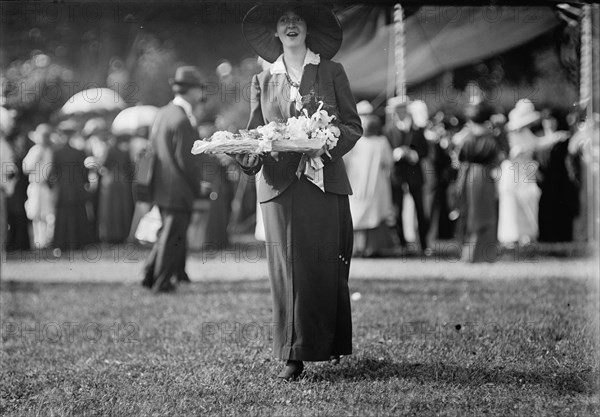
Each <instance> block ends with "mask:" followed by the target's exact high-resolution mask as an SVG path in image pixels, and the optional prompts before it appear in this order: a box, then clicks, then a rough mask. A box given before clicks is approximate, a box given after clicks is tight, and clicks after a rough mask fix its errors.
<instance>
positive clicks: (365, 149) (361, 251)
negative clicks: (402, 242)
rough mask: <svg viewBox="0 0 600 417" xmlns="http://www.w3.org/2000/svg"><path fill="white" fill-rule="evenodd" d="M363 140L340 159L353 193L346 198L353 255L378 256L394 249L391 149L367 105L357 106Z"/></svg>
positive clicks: (359, 104) (361, 103) (370, 108)
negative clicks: (348, 203)
mask: <svg viewBox="0 0 600 417" xmlns="http://www.w3.org/2000/svg"><path fill="white" fill-rule="evenodd" d="M356 106H357V109H358V113H359V115H360V120H361V122H362V126H363V129H364V134H363V138H362V139H361V140H360V141H358V143H357V144H356V146H355V147H354V148H352V150H351V151H350V152H348V153H347V154H346V155H345V156H344V162H345V164H346V169H347V172H348V178H349V179H350V184H351V185H352V191H353V194H352V195H351V196H350V197H349V199H350V211H351V212H352V224H353V226H354V255H355V256H382V255H385V254H391V253H392V250H393V249H394V239H393V235H392V229H391V227H390V226H392V225H393V224H394V222H395V215H394V206H393V205H392V183H391V174H392V169H393V167H394V159H393V157H392V147H391V146H390V144H389V142H388V140H387V138H386V137H385V136H383V133H382V127H381V120H380V119H379V117H378V116H376V115H374V114H372V112H373V107H372V106H371V105H370V103H368V102H365V101H362V102H360V103H358V104H357V105H356Z"/></svg>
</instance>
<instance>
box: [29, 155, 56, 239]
mask: <svg viewBox="0 0 600 417" xmlns="http://www.w3.org/2000/svg"><path fill="white" fill-rule="evenodd" d="M51 164H52V149H51V148H50V147H49V146H42V145H39V144H38V145H34V146H33V147H32V148H31V149H30V150H29V152H27V155H26V156H25V159H23V171H24V172H25V173H26V174H28V175H29V186H28V187H27V201H26V202H25V211H26V213H27V217H28V218H29V219H30V220H31V221H32V224H33V238H34V243H35V245H36V247H45V246H47V245H49V244H50V243H51V242H52V237H53V234H54V220H55V205H56V197H55V193H54V192H53V191H52V190H51V189H50V187H49V186H48V174H49V172H50V165H51Z"/></svg>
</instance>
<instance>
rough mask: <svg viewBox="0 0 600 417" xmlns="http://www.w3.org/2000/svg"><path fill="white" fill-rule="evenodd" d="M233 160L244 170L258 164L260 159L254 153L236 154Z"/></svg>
mask: <svg viewBox="0 0 600 417" xmlns="http://www.w3.org/2000/svg"><path fill="white" fill-rule="evenodd" d="M235 160H236V161H237V162H238V164H240V165H241V166H242V167H244V168H246V169H250V168H254V167H255V166H257V165H258V163H259V162H260V157H259V156H258V155H256V154H254V153H243V154H237V155H236V156H235Z"/></svg>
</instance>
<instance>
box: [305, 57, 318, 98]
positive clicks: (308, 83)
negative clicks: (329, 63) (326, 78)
mask: <svg viewBox="0 0 600 417" xmlns="http://www.w3.org/2000/svg"><path fill="white" fill-rule="evenodd" d="M318 69H319V66H318V65H313V64H308V65H306V67H304V73H303V74H302V80H300V95H301V96H303V97H304V96H305V95H307V94H308V93H310V90H311V89H312V88H313V87H314V85H315V83H316V81H317V70H318Z"/></svg>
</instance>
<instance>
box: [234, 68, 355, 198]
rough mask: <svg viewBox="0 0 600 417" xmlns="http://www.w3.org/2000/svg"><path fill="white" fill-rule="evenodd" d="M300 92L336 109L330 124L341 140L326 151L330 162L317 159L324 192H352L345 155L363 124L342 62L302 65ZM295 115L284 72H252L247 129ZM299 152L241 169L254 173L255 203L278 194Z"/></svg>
mask: <svg viewBox="0 0 600 417" xmlns="http://www.w3.org/2000/svg"><path fill="white" fill-rule="evenodd" d="M299 92H300V95H301V96H306V95H308V94H311V93H314V95H315V98H316V100H317V101H318V100H322V101H323V102H324V103H325V104H326V105H328V106H331V108H334V109H335V110H336V119H334V123H336V122H337V123H336V125H337V126H338V127H339V129H340V137H339V139H338V142H337V145H336V147H335V148H333V149H331V150H330V151H329V153H330V154H331V158H329V157H327V156H326V155H323V156H322V159H323V163H324V165H325V166H324V168H323V177H324V185H325V191H326V192H330V193H335V194H342V195H348V194H352V188H351V187H350V182H349V181H348V176H347V175H346V167H345V165H344V161H343V160H342V156H344V155H345V154H346V153H347V152H348V151H350V149H352V147H353V146H354V144H355V143H356V141H357V140H358V139H359V138H360V137H361V136H362V126H361V122H360V118H359V117H358V113H357V111H356V102H355V100H354V96H353V95H352V91H351V90H350V84H349V82H348V78H347V76H346V72H345V71H344V68H343V66H342V65H341V64H339V63H336V62H332V61H330V60H327V59H323V58H321V62H320V64H319V65H314V64H307V65H306V66H305V67H304V73H303V75H302V80H301V81H300V88H299ZM298 113H299V112H298V111H297V109H296V103H295V102H294V101H293V100H291V99H290V86H289V84H288V82H287V80H286V77H285V74H271V72H270V71H269V70H266V71H263V72H261V73H260V74H257V75H255V76H254V77H253V79H252V86H251V94H250V121H249V122H248V129H254V128H256V127H258V126H261V125H266V124H268V123H270V122H272V121H277V122H285V121H286V120H287V119H288V118H290V117H293V116H296V115H297V114H298ZM301 157H302V154H300V153H295V152H284V153H280V154H279V160H278V161H277V160H276V159H274V158H273V157H272V156H271V155H270V154H268V155H265V156H263V157H262V158H261V161H260V163H259V164H258V166H256V167H254V168H252V169H249V170H245V172H246V173H247V174H249V175H253V174H256V173H258V172H259V170H260V169H261V168H262V171H261V172H260V173H259V174H258V177H259V178H258V185H257V187H258V190H257V194H258V201H259V202H261V203H264V202H266V201H269V200H272V199H273V198H275V197H277V196H278V195H280V194H281V193H283V192H284V191H285V190H286V189H287V188H288V187H289V186H290V184H292V182H293V181H295V180H297V179H298V177H297V175H296V172H297V169H298V165H299V164H300V159H301Z"/></svg>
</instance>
